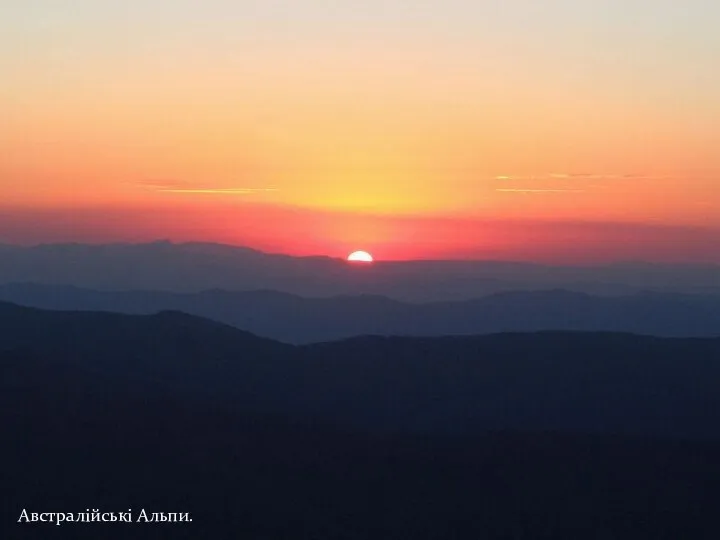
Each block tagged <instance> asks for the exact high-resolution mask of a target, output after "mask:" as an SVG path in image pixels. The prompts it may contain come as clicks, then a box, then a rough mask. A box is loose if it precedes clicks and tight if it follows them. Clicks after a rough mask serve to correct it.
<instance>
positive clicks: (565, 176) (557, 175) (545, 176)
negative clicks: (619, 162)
mask: <svg viewBox="0 0 720 540" xmlns="http://www.w3.org/2000/svg"><path fill="white" fill-rule="evenodd" d="M667 178H668V177H665V176H657V175H651V174H639V173H632V174H618V173H565V172H551V173H542V174H529V175H527V174H526V175H510V174H504V175H498V176H495V180H500V181H508V180H520V181H538V180H664V179H667Z"/></svg>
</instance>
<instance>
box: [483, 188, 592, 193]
mask: <svg viewBox="0 0 720 540" xmlns="http://www.w3.org/2000/svg"><path fill="white" fill-rule="evenodd" d="M495 191H500V192H502V193H584V192H585V190H584V189H531V188H498V189H496V190H495Z"/></svg>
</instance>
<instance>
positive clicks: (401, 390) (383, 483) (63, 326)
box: [0, 302, 720, 540]
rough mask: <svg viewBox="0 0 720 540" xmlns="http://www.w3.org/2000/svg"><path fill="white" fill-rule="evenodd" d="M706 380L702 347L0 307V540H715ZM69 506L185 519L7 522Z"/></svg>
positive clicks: (713, 350) (598, 337)
mask: <svg viewBox="0 0 720 540" xmlns="http://www.w3.org/2000/svg"><path fill="white" fill-rule="evenodd" d="M718 381H720V339H717V338H716V339H709V338H702V339H677V338H672V339H668V338H655V337H646V336H637V335H631V334H622V333H575V332H572V333H568V332H543V333H505V334H495V335H488V336H466V337H452V336H449V337H434V338H430V337H425V338H407V337H384V336H364V337H355V338H351V339H347V340H342V341H338V342H326V343H319V344H314V345H306V346H292V345H285V344H282V343H279V342H276V341H272V340H268V339H262V338H259V337H257V336H254V335H252V334H249V333H247V332H245V331H242V330H238V329H236V328H233V327H231V326H228V325H224V324H221V323H218V322H214V321H209V320H205V319H202V318H199V317H195V316H191V315H187V314H184V313H181V312H177V311H164V312H161V313H157V314H154V315H142V316H141V315H126V314H118V313H106V312H105V313H99V312H91V311H88V312H67V311H45V310H39V309H35V308H28V307H22V306H18V305H15V304H9V303H3V302H0V428H2V434H3V439H2V440H3V443H2V444H0V460H2V463H3V464H4V465H5V466H4V467H2V468H0V486H2V489H0V536H1V537H2V538H39V539H43V540H44V539H46V538H50V537H54V536H57V537H62V538H66V537H72V538H74V539H78V540H85V539H87V540H96V539H97V538H103V539H104V540H115V539H117V540H121V539H122V540H125V539H127V538H129V537H132V538H134V539H138V540H140V539H143V540H144V539H147V540H150V539H156V538H158V535H160V536H162V537H163V538H193V539H195V538H212V539H217V540H236V539H238V538H243V539H245V538H247V539H248V540H267V539H269V538H272V539H278V540H281V539H287V540H290V539H292V540H298V539H303V540H377V539H378V538H383V539H388V540H404V539H407V538H413V539H418V540H420V539H422V540H436V539H439V538H458V539H466V538H467V539H476V538H483V539H487V540H507V539H509V538H518V539H523V538H529V539H535V538H553V539H556V540H577V539H578V538H613V539H617V540H657V539H660V538H673V539H675V538H692V539H697V540H706V539H707V540H714V539H716V538H718V534H719V529H720V526H718V521H717V519H716V516H715V510H716V508H717V502H718V500H720V422H718V411H720V392H718ZM86 508H87V509H98V510H97V511H98V512H120V511H122V512H126V511H129V509H132V512H133V514H132V515H133V516H134V518H137V517H138V514H139V513H140V511H141V509H144V510H146V511H147V512H148V514H149V513H151V512H163V513H165V516H167V513H173V514H172V515H175V514H174V513H175V512H180V513H183V514H184V513H188V514H189V516H191V518H192V521H191V522H190V521H186V522H182V523H175V522H165V523H148V524H145V523H134V524H128V523H119V522H116V523H99V522H98V523H63V524H62V525H61V526H56V525H55V524H54V523H52V522H35V523H19V522H18V518H19V516H21V512H22V511H23V510H25V509H27V512H46V511H47V512H67V513H73V514H76V515H77V513H78V512H83V511H85V509H86ZM88 511H90V510H88ZM93 511H95V510H93ZM131 528H132V531H130V529H131Z"/></svg>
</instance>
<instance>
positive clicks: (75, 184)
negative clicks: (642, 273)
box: [0, 0, 720, 262]
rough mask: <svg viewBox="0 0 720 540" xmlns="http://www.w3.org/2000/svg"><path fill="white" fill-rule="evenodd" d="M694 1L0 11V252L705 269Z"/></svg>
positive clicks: (714, 210)
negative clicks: (57, 244) (105, 248)
mask: <svg viewBox="0 0 720 540" xmlns="http://www.w3.org/2000/svg"><path fill="white" fill-rule="evenodd" d="M719 24H720V3H718V2H716V1H714V0H685V1H683V2H678V1H676V0H604V1H602V2H599V1H597V0H573V1H571V0H545V1H543V2H537V1H536V0H502V1H501V0H496V1H483V0H475V1H473V2H470V1H468V0H442V1H440V0H413V1H412V2H411V1H408V0H405V1H397V2H387V1H386V0H365V1H363V2H358V1H356V0H333V1H329V0H324V1H313V2H299V1H291V0H263V1H242V0H232V1H231V0H204V1H203V2H200V1H195V0H192V1H191V0H174V1H172V2H171V1H169V0H142V1H141V0H123V1H110V0H105V1H97V0H74V1H71V0H24V1H23V2H3V3H0V67H1V68H2V72H3V83H2V85H0V118H2V124H0V189H1V196H0V225H2V226H1V227H0V242H8V243H41V242H53V241H92V242H104V241H145V240H154V239H158V238H168V239H172V240H176V241H184V240H202V241H217V242H226V243H232V244H238V245H248V246H250V247H256V248H259V249H266V250H271V251H279V252H285V253H291V254H302V255H306V254H321V255H333V256H336V255H337V256H341V255H343V254H345V253H347V252H349V251H353V250H355V249H366V250H368V251H371V252H373V253H374V254H375V255H376V257H381V258H387V259H399V258H420V259H422V258H436V257H443V258H497V257H501V258H510V259H529V260H558V261H561V260H562V261H570V262H572V261H576V262H581V261H589V260H593V261H596V260H608V261H610V260H617V259H627V258H633V259H645V260H673V261H707V260H713V261H716V262H720V255H715V254H713V253H711V252H709V251H708V249H707V246H708V241H709V240H708V239H709V238H712V237H713V235H715V234H717V233H718V232H720V190H718V184H719V183H720V151H719V150H720V133H719V132H718V130H719V128H718V126H720V70H718V69H717V66H718V65H720V32H717V28H718V25H719Z"/></svg>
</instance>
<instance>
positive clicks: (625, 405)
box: [0, 304, 720, 438]
mask: <svg viewBox="0 0 720 540" xmlns="http://www.w3.org/2000/svg"><path fill="white" fill-rule="evenodd" d="M0 328H2V329H3V331H2V333H1V334H0V350H2V349H4V350H15V351H24V352H26V353H28V354H38V355H41V356H42V357H43V358H54V359H56V360H58V361H62V362H65V363H69V364H72V365H74V366H78V367H80V368H82V369H86V370H94V371H100V372H103V373H107V374H110V375H112V376H120V375H121V376H123V377H127V376H132V377H135V378H138V379H142V380H147V381H151V382H153V383H158V384H162V385H164V386H167V387H168V388H172V389H173V391H182V392H186V393H195V394H197V393H200V394H202V395H204V396H212V397H213V398H214V399H215V400H218V401H220V402H223V403H226V404H232V405H233V406H236V405H243V406H247V407H252V408H253V410H261V411H263V412H266V413H268V414H282V415H284V416H287V417H296V418H297V419H299V420H301V421H305V420H307V419H312V421H314V422H320V423H321V424H327V425H343V426H347V425H352V426H354V427H357V428H362V429H366V430H371V431H377V430H385V431H388V432H394V431H412V432H418V433H441V432H442V433H465V432H468V431H469V432H472V431H474V430H476V429H486V428H491V429H540V430H546V429H560V430H562V429H570V430H587V431H593V432H594V431H597V432H606V433H628V434H640V433H641V434H648V435H673V436H684V437H718V438H720V427H718V426H719V424H718V423H717V422H715V420H716V418H717V415H716V411H717V410H720V393H718V392H717V381H718V380H720V363H718V359H719V358H720V339H659V338H651V337H641V336H635V335H629V334H584V333H563V332H548V333H538V334H496V335H489V336H468V337H445V338H400V337H392V338H383V337H360V338H354V339H349V340H346V341H339V342H332V343H322V344H316V345H308V346H303V347H293V346H290V345H284V344H282V343H278V342H274V341H270V340H267V339H261V338H258V337H255V336H253V335H252V334H248V333H246V332H244V331H240V330H237V329H234V328H232V327H230V326H225V325H222V324H220V323H215V322H211V321H208V320H205V319H200V318H196V317H193V316H190V315H185V314H182V313H168V312H165V313H160V314H157V315H153V316H131V315H121V314H111V313H93V312H52V311H42V310H35V309H30V308H22V307H19V306H15V305H10V304H0ZM257 408H259V409H257Z"/></svg>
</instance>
